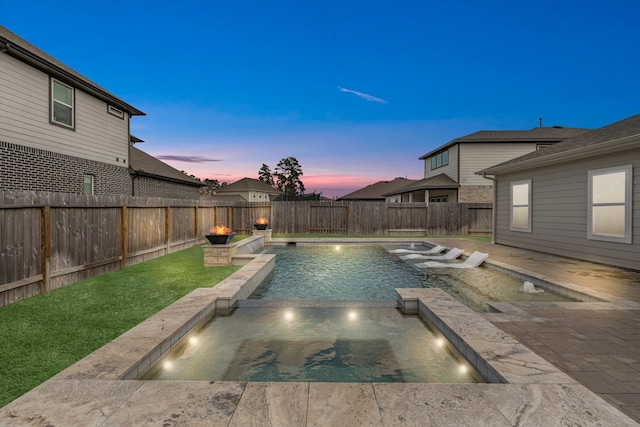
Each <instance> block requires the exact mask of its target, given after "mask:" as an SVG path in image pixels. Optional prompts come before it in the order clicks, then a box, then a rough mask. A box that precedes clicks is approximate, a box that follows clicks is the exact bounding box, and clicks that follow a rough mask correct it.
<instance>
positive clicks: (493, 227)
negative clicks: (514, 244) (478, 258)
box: [482, 173, 498, 244]
mask: <svg viewBox="0 0 640 427" xmlns="http://www.w3.org/2000/svg"><path fill="white" fill-rule="evenodd" d="M482 177H483V178H484V179H488V180H489V181H493V209H491V243H493V244H495V243H496V225H497V220H496V218H497V215H496V210H497V209H498V180H497V179H496V177H495V176H494V177H493V178H492V177H490V176H488V175H487V174H486V173H483V174H482Z"/></svg>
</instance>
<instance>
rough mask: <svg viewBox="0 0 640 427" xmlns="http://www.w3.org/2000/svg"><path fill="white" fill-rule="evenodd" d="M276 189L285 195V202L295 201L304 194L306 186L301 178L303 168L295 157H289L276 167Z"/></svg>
mask: <svg viewBox="0 0 640 427" xmlns="http://www.w3.org/2000/svg"><path fill="white" fill-rule="evenodd" d="M274 175H275V177H276V188H278V190H280V191H282V192H283V193H284V197H285V200H295V199H296V198H297V196H299V195H300V196H302V195H303V194H304V184H303V183H302V180H301V179H300V177H301V176H302V175H303V174H302V166H300V163H299V162H298V159H296V158H295V157H287V158H286V159H282V160H280V162H278V164H277V165H276V172H275V173H274Z"/></svg>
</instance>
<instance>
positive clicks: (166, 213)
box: [164, 206, 171, 255]
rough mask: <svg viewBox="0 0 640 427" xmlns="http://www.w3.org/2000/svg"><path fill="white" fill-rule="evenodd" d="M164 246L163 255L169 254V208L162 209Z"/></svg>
mask: <svg viewBox="0 0 640 427" xmlns="http://www.w3.org/2000/svg"><path fill="white" fill-rule="evenodd" d="M164 244H165V246H166V249H165V254H166V255H168V254H169V249H171V208H170V207H169V206H167V207H166V208H164Z"/></svg>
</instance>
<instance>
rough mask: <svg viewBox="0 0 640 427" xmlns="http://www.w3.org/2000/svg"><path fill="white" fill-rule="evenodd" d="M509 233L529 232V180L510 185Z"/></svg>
mask: <svg viewBox="0 0 640 427" xmlns="http://www.w3.org/2000/svg"><path fill="white" fill-rule="evenodd" d="M511 231H524V232H528V233H530V232H531V180H530V179H527V180H524V181H516V182H512V183H511Z"/></svg>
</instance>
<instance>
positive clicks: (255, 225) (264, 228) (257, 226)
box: [253, 224, 269, 230]
mask: <svg viewBox="0 0 640 427" xmlns="http://www.w3.org/2000/svg"><path fill="white" fill-rule="evenodd" d="M253 226H254V227H255V228H256V230H266V229H267V227H268V226H269V224H253Z"/></svg>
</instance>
